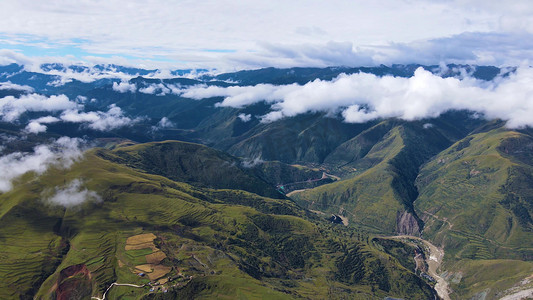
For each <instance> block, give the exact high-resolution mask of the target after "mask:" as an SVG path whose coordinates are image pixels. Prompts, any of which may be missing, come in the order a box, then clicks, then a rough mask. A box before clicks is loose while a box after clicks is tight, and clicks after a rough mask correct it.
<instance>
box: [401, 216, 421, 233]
mask: <svg viewBox="0 0 533 300" xmlns="http://www.w3.org/2000/svg"><path fill="white" fill-rule="evenodd" d="M396 232H397V233H398V234H404V235H412V236H419V235H420V228H419V227H418V222H417V221H416V219H415V217H414V216H413V215H412V214H411V213H409V212H407V211H403V212H398V213H397V214H396Z"/></svg>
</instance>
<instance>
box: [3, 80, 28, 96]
mask: <svg viewBox="0 0 533 300" xmlns="http://www.w3.org/2000/svg"><path fill="white" fill-rule="evenodd" d="M0 90H16V91H23V92H28V93H32V92H33V91H34V90H33V88H32V87H31V86H27V85H20V84H16V83H11V81H7V82H0Z"/></svg>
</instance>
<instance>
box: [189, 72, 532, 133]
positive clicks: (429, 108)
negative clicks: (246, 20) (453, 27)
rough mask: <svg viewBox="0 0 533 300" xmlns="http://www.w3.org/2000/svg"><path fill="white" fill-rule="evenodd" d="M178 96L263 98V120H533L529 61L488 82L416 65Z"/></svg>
mask: <svg viewBox="0 0 533 300" xmlns="http://www.w3.org/2000/svg"><path fill="white" fill-rule="evenodd" d="M182 96H184V97H189V98H193V99H202V98H207V97H225V98H224V100H223V101H222V102H220V103H218V105H219V106H229V107H237V108H240V107H244V106H247V105H251V104H253V103H257V102H261V101H265V102H267V103H270V104H271V108H272V111H271V112H270V113H268V114H266V115H264V116H262V121H263V122H272V121H276V120H279V119H281V118H284V117H293V116H296V115H299V114H303V113H308V112H326V113H331V114H337V113H340V114H341V115H342V116H343V118H344V120H345V121H346V122H351V123H361V122H366V121H369V120H374V119H379V118H391V117H395V118H401V119H404V120H417V119H423V118H432V117H437V116H439V115H440V114H442V113H444V112H446V111H448V110H471V111H475V112H479V113H481V114H483V115H484V116H485V117H487V118H500V119H503V120H506V121H507V125H508V126H509V127H511V128H516V127H523V126H533V118H531V116H533V68H531V67H520V68H518V69H517V71H516V72H514V73H511V74H510V75H509V76H506V77H497V78H495V79H494V80H493V81H490V82H486V81H482V80H477V79H474V78H472V77H468V76H466V77H464V78H462V79H459V78H451V77H450V78H442V77H440V76H438V75H434V74H432V73H431V72H429V71H426V70H424V69H423V68H419V69H417V70H416V71H415V74H414V76H412V77H410V78H401V77H393V76H383V77H378V76H375V75H373V74H367V73H357V74H352V75H345V74H341V75H340V76H338V77H337V78H335V79H334V80H332V81H322V80H315V81H312V82H309V83H307V84H305V85H302V86H300V85H296V84H292V85H282V86H275V85H270V84H259V85H255V86H241V87H227V88H223V87H214V86H211V87H205V86H196V87H192V88H189V89H187V90H185V91H184V92H183V94H182Z"/></svg>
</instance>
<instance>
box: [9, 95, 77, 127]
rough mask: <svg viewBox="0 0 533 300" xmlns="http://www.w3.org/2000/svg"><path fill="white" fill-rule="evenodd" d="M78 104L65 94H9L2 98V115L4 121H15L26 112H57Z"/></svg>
mask: <svg viewBox="0 0 533 300" xmlns="http://www.w3.org/2000/svg"><path fill="white" fill-rule="evenodd" d="M77 107H78V104H77V103H75V102H73V101H70V100H69V99H68V97H67V96H65V95H57V96H50V97H47V96H43V95H39V94H28V95H22V96H20V97H18V98H17V97H13V96H7V97H4V98H0V117H1V118H2V120H3V121H6V122H13V121H15V120H17V119H18V118H19V117H20V116H21V115H22V114H23V113H25V112H28V111H29V112H36V111H42V112H55V111H63V110H67V109H75V108H77Z"/></svg>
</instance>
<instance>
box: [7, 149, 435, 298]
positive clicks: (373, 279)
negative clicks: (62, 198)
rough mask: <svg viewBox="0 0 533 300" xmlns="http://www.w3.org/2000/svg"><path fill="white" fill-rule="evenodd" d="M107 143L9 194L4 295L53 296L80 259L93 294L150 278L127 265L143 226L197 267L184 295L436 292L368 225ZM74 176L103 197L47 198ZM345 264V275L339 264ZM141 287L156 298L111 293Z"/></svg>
mask: <svg viewBox="0 0 533 300" xmlns="http://www.w3.org/2000/svg"><path fill="white" fill-rule="evenodd" d="M99 151H102V150H99ZM99 151H94V150H93V151H91V152H89V153H88V154H87V155H86V158H85V159H84V160H83V161H81V162H79V163H77V164H76V165H75V166H73V167H72V169H70V170H58V169H52V170H49V171H48V172H47V173H45V174H44V175H42V176H40V177H38V178H34V177H33V176H31V174H29V175H26V178H24V179H22V180H21V181H20V182H19V184H17V185H16V187H15V189H14V190H13V191H11V192H10V193H6V194H2V195H0V203H1V205H0V211H1V212H2V217H1V218H0V222H1V223H2V225H3V226H1V227H0V244H1V245H0V246H1V247H2V248H3V249H9V251H2V255H3V256H4V257H3V259H2V261H1V262H0V278H2V279H3V280H2V281H0V298H3V299H4V298H5V299H11V298H19V297H21V296H22V295H27V296H28V297H30V298H31V297H32V295H33V294H35V293H36V292H37V291H38V292H37V297H38V298H40V297H42V298H45V299H46V298H48V296H47V295H49V294H50V291H51V290H52V288H53V285H54V283H55V282H56V280H57V276H58V273H59V271H60V270H62V269H64V268H66V267H68V266H70V265H74V264H80V263H83V264H86V265H87V267H88V269H89V270H90V271H91V272H92V275H93V283H94V284H93V288H92V291H93V295H97V294H100V295H101V294H102V292H103V291H104V290H105V288H106V287H107V286H108V285H109V284H110V283H112V282H115V281H117V282H127V283H136V284H141V283H143V282H145V279H141V278H140V277H137V276H135V275H134V274H132V273H131V272H130V271H129V268H131V267H133V266H134V265H135V264H138V263H141V261H138V259H141V260H142V257H141V258H135V257H132V256H131V255H129V254H128V253H126V251H124V243H125V239H126V238H127V237H129V236H131V235H134V234H138V233H142V232H153V233H155V234H156V235H157V236H158V240H157V243H158V245H159V247H160V248H161V249H162V250H163V251H164V252H165V253H166V254H167V256H168V259H166V260H165V261H163V264H166V265H168V266H172V267H174V268H175V269H174V270H175V271H172V272H177V271H176V270H179V271H181V272H182V273H184V274H185V275H193V277H194V279H193V280H192V281H191V282H190V283H189V284H188V285H187V286H186V287H185V288H184V289H180V290H177V291H176V292H172V293H175V295H178V296H179V295H181V296H187V295H196V296H198V297H200V298H201V297H205V298H212V297H215V296H216V297H223V296H226V297H230V298H235V297H243V298H262V297H266V298H268V297H271V298H276V299H280V298H286V297H302V296H303V297H310V298H326V297H330V298H331V297H333V296H337V297H342V295H350V294H352V295H353V293H359V295H366V296H365V297H368V298H372V297H378V298H382V297H385V296H396V297H407V296H408V295H409V297H412V298H415V299H416V298H418V299H425V298H427V297H428V295H430V294H431V291H430V290H429V287H428V286H427V285H425V284H424V283H423V282H421V281H420V279H418V278H417V277H416V276H414V275H413V274H412V273H411V272H410V271H409V270H407V269H405V268H404V267H402V266H401V265H400V264H399V263H398V262H397V261H396V260H395V259H393V258H392V257H389V256H388V255H386V254H384V253H382V252H379V251H378V250H376V249H375V248H374V247H373V246H372V245H368V244H366V242H364V239H363V238H360V237H359V235H358V237H357V238H356V237H355V236H354V235H353V232H350V231H348V229H344V228H339V227H336V226H334V225H328V224H327V223H323V222H322V221H320V220H313V219H311V221H308V220H306V219H305V218H302V217H304V215H305V212H304V211H302V210H301V209H300V208H298V207H297V206H296V205H294V204H293V203H291V202H290V201H288V200H283V199H269V198H264V197H260V196H257V195H254V194H250V193H247V192H244V191H233V190H211V189H206V188H199V187H193V186H190V185H188V184H184V183H179V182H176V181H172V180H170V179H167V178H165V177H161V176H158V175H152V174H147V173H142V172H138V171H136V170H133V169H131V168H129V167H126V166H124V165H120V164H117V163H113V162H111V161H108V160H105V159H102V158H101V157H100V156H99V155H97V154H98V152H99ZM100 154H101V153H100ZM73 179H82V180H84V182H85V186H86V187H87V188H88V189H90V190H94V191H96V192H98V193H99V194H100V195H101V196H102V197H103V200H104V201H103V202H101V203H85V204H83V206H82V207H78V208H75V209H66V210H65V209H61V208H58V207H54V206H49V205H46V204H43V202H42V200H41V198H42V191H43V190H46V189H48V188H50V187H55V186H63V185H65V184H66V183H68V182H69V181H70V180H73ZM243 205H244V206H243ZM339 230H340V231H339ZM356 248H357V251H355V250H354V249H356ZM192 255H194V257H193V256H192ZM195 258H196V259H198V260H200V261H202V262H203V263H204V264H203V265H202V264H198V263H197V262H195V261H196V259H195ZM346 259H350V260H353V259H355V260H359V261H361V264H359V266H360V267H359V268H348V269H346V268H345V267H344V264H342V263H340V262H344V261H346ZM119 260H120V262H121V263H119ZM121 264H123V265H122V267H121ZM340 268H341V269H342V272H341V273H342V274H343V276H341V277H339V276H338V275H336V274H337V273H339V270H340ZM172 272H171V274H175V273H172ZM354 274H357V276H355V275H354ZM361 274H362V275H361ZM376 274H385V275H382V276H376ZM354 276H355V277H357V281H353V280H354V279H353V278H354ZM172 293H170V294H169V295H172ZM143 294H144V295H146V297H148V289H147V288H144V289H134V288H126V287H120V288H116V289H115V288H113V289H112V290H111V294H110V297H112V298H114V299H137V298H139V297H140V296H142V295H143ZM128 295H129V296H128ZM372 295H373V296H372ZM152 296H153V295H152ZM152 296H150V297H152Z"/></svg>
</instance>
